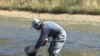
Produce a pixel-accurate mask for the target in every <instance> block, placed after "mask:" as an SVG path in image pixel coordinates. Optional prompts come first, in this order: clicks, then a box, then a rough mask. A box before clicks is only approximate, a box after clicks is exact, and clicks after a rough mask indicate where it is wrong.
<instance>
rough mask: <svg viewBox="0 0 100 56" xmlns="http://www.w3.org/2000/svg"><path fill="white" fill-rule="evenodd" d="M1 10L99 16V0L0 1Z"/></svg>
mask: <svg viewBox="0 0 100 56" xmlns="http://www.w3.org/2000/svg"><path fill="white" fill-rule="evenodd" d="M0 8H1V9H9V10H12V9H17V10H31V11H33V12H49V13H83V14H86V13H87V14H100V0H0Z"/></svg>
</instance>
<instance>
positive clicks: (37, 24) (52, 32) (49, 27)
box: [25, 19, 66, 56]
mask: <svg viewBox="0 0 100 56" xmlns="http://www.w3.org/2000/svg"><path fill="white" fill-rule="evenodd" d="M32 28H35V29H36V30H41V35H40V38H39V40H38V41H37V43H36V45H35V47H34V48H33V47H32V48H31V47H27V48H26V49H25V51H26V53H27V54H28V56H35V55H36V53H35V55H34V52H36V51H37V50H38V49H39V47H41V46H45V45H46V44H47V42H48V41H49V40H50V39H51V38H52V41H51V42H50V46H49V49H48V52H49V56H58V54H59V52H60V50H61V48H62V46H63V44H64V42H65V41H66V32H65V30H64V29H63V28H62V27H61V26H60V25H58V24H56V23H54V22H51V21H45V22H41V21H40V20H38V19H34V20H33V21H32Z"/></svg>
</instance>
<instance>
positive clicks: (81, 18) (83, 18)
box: [0, 10, 100, 22]
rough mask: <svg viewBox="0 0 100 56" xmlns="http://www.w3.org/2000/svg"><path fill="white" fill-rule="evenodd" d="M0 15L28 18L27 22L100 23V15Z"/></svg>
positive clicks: (23, 13) (17, 12) (4, 13)
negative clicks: (37, 20)
mask: <svg viewBox="0 0 100 56" xmlns="http://www.w3.org/2000/svg"><path fill="white" fill-rule="evenodd" d="M0 15H2V16H11V17H21V18H26V19H25V20H32V19H33V18H39V19H41V20H42V19H43V20H59V21H60V20H61V21H62V20H63V21H65V20H67V21H76V22H100V16H99V15H82V14H49V13H40V14H39V13H32V12H30V11H16V10H12V11H9V10H0Z"/></svg>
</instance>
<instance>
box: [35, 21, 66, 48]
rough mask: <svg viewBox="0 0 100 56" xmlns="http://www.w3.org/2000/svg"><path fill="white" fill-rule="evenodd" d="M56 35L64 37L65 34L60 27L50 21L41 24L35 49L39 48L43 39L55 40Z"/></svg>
mask: <svg viewBox="0 0 100 56" xmlns="http://www.w3.org/2000/svg"><path fill="white" fill-rule="evenodd" d="M58 35H63V36H65V37H66V32H65V30H64V29H63V28H62V27H61V26H60V25H58V24H56V23H54V22H51V21H45V22H43V23H42V27H41V35H40V38H39V39H38V41H37V43H36V46H35V48H39V47H40V46H41V43H42V41H43V40H44V39H45V38H48V37H52V38H53V39H55V38H57V36H58ZM63 39H64V38H63ZM57 40H60V39H57Z"/></svg>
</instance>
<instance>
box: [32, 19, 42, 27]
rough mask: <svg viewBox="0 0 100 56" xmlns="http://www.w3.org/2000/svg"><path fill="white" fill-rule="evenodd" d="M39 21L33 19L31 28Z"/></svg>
mask: <svg viewBox="0 0 100 56" xmlns="http://www.w3.org/2000/svg"><path fill="white" fill-rule="evenodd" d="M39 22H40V20H39V19H33V20H32V28H33V27H34V26H35V24H37V23H39Z"/></svg>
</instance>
